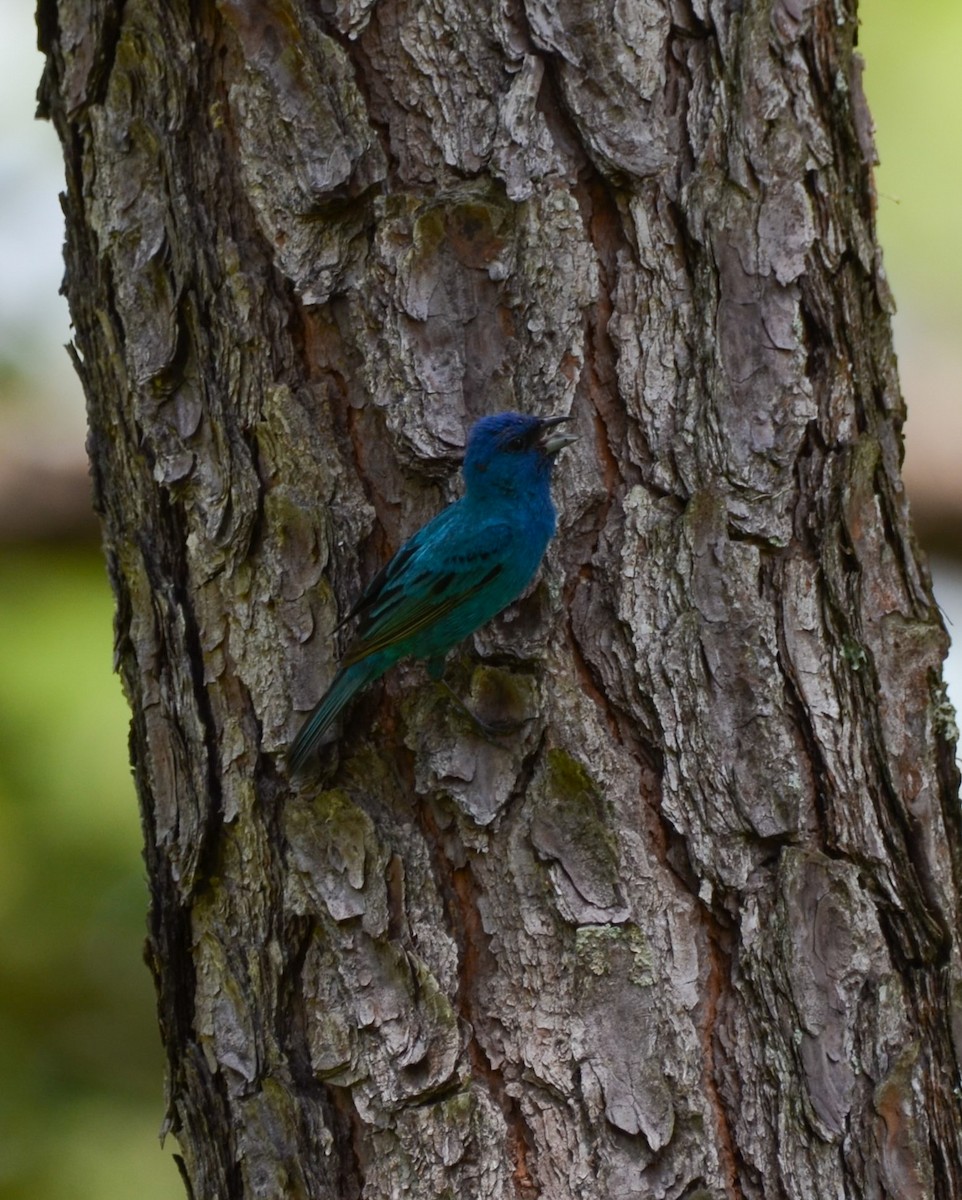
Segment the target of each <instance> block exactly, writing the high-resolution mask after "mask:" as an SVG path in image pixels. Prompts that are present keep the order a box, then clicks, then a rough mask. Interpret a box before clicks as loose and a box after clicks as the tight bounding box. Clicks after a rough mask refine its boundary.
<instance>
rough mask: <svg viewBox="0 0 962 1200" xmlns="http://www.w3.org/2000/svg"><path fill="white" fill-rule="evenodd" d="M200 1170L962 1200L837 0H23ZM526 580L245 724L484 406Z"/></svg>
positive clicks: (918, 698)
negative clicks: (516, 418) (536, 575)
mask: <svg viewBox="0 0 962 1200" xmlns="http://www.w3.org/2000/svg"><path fill="white" fill-rule="evenodd" d="M39 21H40V29H41V42H42V45H43V47H44V48H45V50H46V52H47V55H48V67H47V73H46V76H45V80H44V83H43V85H42V93H41V99H42V109H43V111H44V112H45V113H46V114H47V115H49V116H50V117H52V118H53V120H54V121H55V123H56V125H57V128H58V130H59V133H60V136H61V139H62V141H63V145H64V150H65V157H66V171H67V191H66V199H65V206H66V212H67V223H68V235H67V250H66V257H67V277H66V290H67V293H68V296H69V299H70V304H71V310H72V313H73V320H74V324H75V328H76V343H75V357H76V360H77V365H78V369H79V371H80V374H81V376H82V378H83V381H84V385H85V388H86V394H87V398H88V404H89V415H90V438H89V447H90V455H91V461H92V467H93V478H94V485H95V493H96V503H97V507H98V509H99V511H100V513H101V515H102V518H103V528H104V541H105V547H106V553H107V559H108V563H109V569H110V575H111V579H112V581H113V586H114V589H115V592H116V596H117V620H116V643H117V657H118V663H119V668H120V671H121V674H122V677H123V681H124V685H125V688H126V690H127V694H128V696H129V699H130V703H131V707H132V710H133V714H134V719H133V730H132V754H133V761H134V767H135V772H136V779H137V785H138V789H139V793H140V800H141V805H142V812H143V826H144V836H145V841H146V860H147V867H148V871H149V877H150V887H151V893H152V903H151V910H150V919H149V938H148V949H147V954H148V959H149V963H150V966H151V968H152V970H153V973H154V976H155V979H156V983H157V990H158V997H159V1015H160V1022H161V1028H162V1032H163V1037H164V1041H165V1044H166V1048H167V1053H168V1092H169V1110H168V1117H167V1125H168V1128H169V1129H170V1130H171V1131H172V1132H173V1133H174V1134H176V1136H177V1140H178V1142H179V1144H180V1147H181V1150H182V1153H183V1174H184V1177H185V1180H186V1182H187V1186H188V1188H189V1189H190V1192H191V1194H192V1195H193V1196H194V1197H195V1198H196V1200H213V1198H215V1197H220V1198H225V1200H226V1198H231V1200H233V1198H235V1197H238V1198H239V1197H255V1196H256V1197H281V1196H289V1197H311V1198H321V1197H323V1198H325V1200H327V1198H335V1197H343V1198H349V1197H361V1196H363V1197H366V1198H372V1200H373V1198H375V1197H388V1196H390V1197H400V1196H405V1197H439V1196H452V1197H453V1196H458V1197H469V1198H478V1200H489V1198H490V1200H493V1198H496V1197H497V1198H507V1197H519V1196H520V1197H532V1196H539V1195H540V1196H543V1197H547V1198H550V1200H563V1198H567V1197H577V1198H578V1200H586V1198H589V1200H590V1198H598V1200H613V1198H619V1197H641V1196H643V1197H687V1198H688V1200H694V1198H695V1197H701V1198H705V1197H709V1196H710V1197H759V1198H762V1200H775V1198H777V1197H793V1198H795V1197H811V1198H812V1200H825V1198H826V1197H842V1196H847V1197H899V1198H904V1197H929V1196H935V1197H962V1146H960V1141H962V1104H960V1099H959V1091H958V1085H959V1054H960V1047H959V1036H960V1032H962V1029H960V1025H959V1017H960V1015H962V1014H960V1010H959V1000H960V990H959V989H960V960H959V935H960V932H962V926H960V888H962V857H960V832H962V831H960V811H959V805H958V775H957V771H956V766H955V761H954V739H955V728H954V724H953V716H952V712H951V709H950V708H949V706H948V704H947V702H946V699H945V693H944V690H943V687H942V683H941V680H940V663H941V660H942V658H943V656H944V653H945V649H946V636H945V633H944V631H943V628H942V625H941V623H940V620H939V615H938V612H937V610H936V608H935V605H934V603H933V600H932V593H931V588H930V584H929V579H928V575H927V572H926V570H925V568H924V566H922V565H921V564H920V562H919V559H918V555H917V552H916V549H915V547H914V545H913V542H912V536H911V533H910V529H909V523H908V515H907V509H906V503H905V498H904V494H903V491H902V487H901V484H900V481H899V463H900V458H901V452H902V451H901V440H900V429H901V424H902V420H903V416H904V411H903V407H902V402H901V399H900V396H899V391H898V383H897V379H896V369H895V360H894V356H893V353H892V348H891V341H890V334H889V321H888V311H889V300H888V294H887V291H886V286H885V279H884V273H883V270H882V267H881V262H880V257H879V252H878V248H877V246H876V244H875V233H874V200H873V193H872V178H871V164H872V160H873V149H872V141H871V127H870V121H869V118H868V115H867V111H866V108H865V104H864V100H863V98H862V93H861V89H860V83H859V64H858V59H857V57H856V55H855V53H854V49H853V47H854V43H855V38H856V32H857V20H856V15H855V11H854V6H853V5H850V4H849V3H848V0H831V2H830V0H745V2H744V3H737V2H736V0H727V2H725V0H717V2H716V0H690V2H689V3H685V2H683V0H673V2H672V3H671V4H667V3H662V2H660V0H637V2H636V3H633V4H629V3H621V0H618V2H617V3H615V2H609V3H607V4H602V3H598V4H579V3H576V2H574V0H557V2H555V0H525V3H514V2H513V0H501V2H500V3H489V4H486V3H482V2H480V0H479V2H478V3H474V2H473V0H472V2H470V3H469V2H468V0H461V2H460V3H459V2H458V0H417V2H416V0H380V3H377V4H375V3H373V0H322V2H321V3H308V0H266V2H261V3H253V2H250V0H247V2H245V0H218V2H217V3H216V4H211V3H205V2H203V0H195V2H194V3H192V4H188V3H186V2H185V0H126V2H121V0H86V2H84V0H41V4H40V13H39ZM507 408H520V409H524V410H526V411H532V412H538V413H544V414H547V413H555V412H567V411H568V410H569V409H570V410H571V411H572V412H573V413H574V414H575V416H576V422H575V426H576V431H577V432H579V433H580V441H579V442H578V443H577V445H576V446H575V447H573V448H572V449H571V450H569V451H566V452H565V454H564V455H562V457H561V459H560V460H559V463H558V467H557V470H556V489H555V491H556V498H557V500H558V505H559V510H560V513H561V517H560V523H559V535H558V538H557V540H556V542H555V543H554V545H553V548H552V549H551V551H550V553H549V556H548V561H547V563H546V565H545V567H544V569H543V570H542V573H541V577H540V582H539V583H538V584H537V585H536V586H535V587H534V588H533V590H531V591H530V593H529V594H528V595H527V596H526V597H524V598H522V599H521V600H520V601H519V602H518V603H516V604H515V605H513V606H512V607H511V608H510V609H508V610H507V612H506V613H505V614H504V616H503V617H502V618H500V619H499V620H497V621H495V622H494V623H493V624H492V625H491V626H490V627H488V628H487V629H485V630H484V631H482V632H481V633H480V634H479V635H477V636H476V637H475V639H474V641H473V643H472V644H469V645H467V646H465V647H464V648H463V653H461V654H459V655H456V656H453V657H454V661H453V662H452V665H451V668H450V678H451V679H452V681H453V682H454V683H455V686H456V687H459V688H460V690H461V691H462V692H464V693H465V694H470V695H471V696H472V697H473V699H474V702H475V703H476V704H478V705H481V706H482V707H485V706H487V708H492V707H493V708H495V709H497V710H498V711H504V710H508V711H511V712H514V713H516V714H517V713H520V714H521V715H524V716H526V717H527V718H529V719H528V720H527V722H526V723H525V724H524V725H523V727H522V729H521V730H520V732H519V733H517V734H515V735H512V736H510V737H505V738H501V739H499V740H486V739H484V738H482V737H481V736H479V734H478V733H477V732H476V731H475V730H473V729H472V728H471V727H470V726H468V725H467V724H466V723H465V720H464V718H463V716H462V715H461V714H459V712H458V711H457V710H456V709H454V708H453V707H452V706H451V704H450V702H449V700H448V699H447V698H446V694H445V693H444V692H443V690H442V689H441V688H440V687H439V686H437V685H435V684H433V683H429V682H428V681H427V680H426V677H425V675H424V672H423V668H422V667H421V666H418V665H416V664H415V665H409V666H405V667H401V668H399V669H397V670H395V671H394V672H393V673H391V674H390V675H389V676H388V677H387V678H386V679H385V680H384V682H383V683H382V684H379V685H377V686H376V687H374V688H373V689H372V690H371V691H370V692H369V693H368V694H367V695H366V696H365V697H364V698H363V699H362V700H360V701H359V702H358V703H356V704H355V705H354V706H353V707H352V709H351V710H350V711H349V712H348V714H347V717H346V720H345V722H344V725H343V731H342V733H341V735H340V738H339V740H338V741H337V743H336V744H335V745H334V746H331V747H328V748H325V750H324V751H323V754H322V757H321V764H320V771H319V776H318V779H317V780H315V781H314V782H312V783H311V784H308V785H303V786H300V787H297V786H294V785H292V783H291V782H290V780H289V779H288V778H287V776H286V772H285V767H284V762H283V751H284V749H285V748H286V746H287V745H288V743H289V741H290V739H291V737H292V735H293V733H294V732H295V730H296V728H297V726H298V723H299V721H300V719H301V718H302V716H303V714H304V712H305V710H307V709H308V708H310V706H311V705H312V704H313V703H314V702H315V701H316V700H317V699H318V697H319V695H320V694H321V692H322V691H323V689H324V687H325V685H326V683H327V682H328V681H329V680H330V678H331V675H332V673H333V670H334V667H335V664H336V661H337V656H338V648H339V646H341V645H342V644H343V643H342V636H343V635H342V634H341V633H338V632H335V630H336V626H337V622H338V619H339V617H341V616H343V615H344V613H345V612H346V611H347V607H348V605H349V603H350V601H351V600H352V598H353V597H354V596H355V595H356V593H357V592H358V590H359V588H360V587H361V586H362V584H363V583H364V582H365V581H367V580H368V579H369V578H370V577H371V575H372V574H373V572H374V571H375V569H376V568H377V566H378V565H379V564H380V563H381V562H382V561H383V560H384V559H385V558H386V557H387V555H388V554H389V553H390V552H391V551H393V550H394V549H395V548H396V547H397V546H398V545H399V544H400V542H401V541H402V540H403V539H404V538H405V537H406V536H408V535H409V534H410V533H412V532H413V531H414V530H415V529H416V528H417V527H418V526H419V525H420V524H422V523H423V522H424V521H425V520H426V519H427V518H428V517H430V516H431V515H433V514H434V513H435V512H436V511H438V510H439V508H440V507H441V506H442V505H443V504H444V503H446V502H448V501H449V500H451V499H452V498H453V497H454V496H456V495H457V491H458V473H457V463H458V459H459V455H460V452H461V450H462V449H463V444H464V436H465V431H466V429H467V427H468V426H469V425H470V423H471V421H472V420H474V419H475V418H477V417H479V416H481V415H482V414H485V413H489V412H494V411H498V410H501V409H507Z"/></svg>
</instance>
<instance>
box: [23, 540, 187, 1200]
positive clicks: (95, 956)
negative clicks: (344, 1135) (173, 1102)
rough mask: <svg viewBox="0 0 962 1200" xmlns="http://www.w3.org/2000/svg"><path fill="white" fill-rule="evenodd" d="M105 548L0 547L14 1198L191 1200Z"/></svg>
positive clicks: (40, 1199) (25, 1199)
mask: <svg viewBox="0 0 962 1200" xmlns="http://www.w3.org/2000/svg"><path fill="white" fill-rule="evenodd" d="M111 609H112V601H111V597H110V593H109V589H108V586H107V580H106V576H105V572H104V568H103V564H102V561H101V559H100V556H99V553H98V551H97V548H96V547H93V546H92V547H90V548H88V549H76V548H61V547H57V548H44V549H20V550H16V551H11V550H10V549H4V550H3V551H2V552H0V645H2V647H3V670H2V671H0V1062H2V1064H3V1067H2V1072H0V1074H2V1080H3V1083H2V1086H0V1196H2V1197H4V1200H68V1197H69V1200H77V1198H78V1197H80V1198H83V1197H91V1198H94V1197H95V1198H96V1200H114V1198H116V1200H121V1198H123V1200H129V1197H131V1196H132V1195H136V1196H137V1197H139V1198H141V1200H166V1198H168V1197H171V1198H173V1197H179V1198H182V1197H183V1194H184V1193H183V1188H182V1186H181V1184H180V1180H179V1176H178V1173H177V1168H176V1166H175V1165H174V1163H173V1161H172V1159H171V1154H170V1149H171V1147H170V1145H168V1148H167V1150H166V1151H162V1150H161V1149H160V1147H159V1143H158V1140H157V1134H158V1130H159V1128H160V1122H161V1120H162V1117H163V1082H162V1081H163V1061H162V1053H161V1049H160V1044H159V1039H158V1034H157V1027H156V1022H155V1017H154V1003H153V988H152V984H151V981H150V977H149V974H148V972H147V969H146V967H145V966H144V964H143V961H142V955H141V950H142V945H143V940H144V928H145V911H146V906H147V889H146V884H145V880H144V868H143V862H142V859H141V853H140V845H141V836H140V825H139V819H138V815H137V802H136V799H135V796H134V789H133V784H132V782H131V778H130V772H129V769H128V767H127V746H126V729H127V725H128V713H127V707H126V702H125V700H124V698H123V695H122V693H121V689H120V684H119V682H118V680H117V677H116V676H115V675H114V674H113V673H112V669H111Z"/></svg>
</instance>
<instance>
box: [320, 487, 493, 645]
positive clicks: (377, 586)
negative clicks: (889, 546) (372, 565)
mask: <svg viewBox="0 0 962 1200" xmlns="http://www.w3.org/2000/svg"><path fill="white" fill-rule="evenodd" d="M463 517H464V513H463V512H462V511H459V509H458V506H457V505H452V507H451V508H449V509H445V510H444V512H442V513H440V514H439V515H438V516H437V517H435V519H434V520H433V521H430V522H429V523H428V524H427V525H425V526H424V528H423V529H421V530H419V531H418V532H417V533H416V534H415V535H414V537H412V538H411V539H410V540H409V541H407V542H405V544H404V545H403V546H402V547H401V549H400V550H398V552H397V554H395V555H394V557H393V558H392V559H391V560H390V562H388V563H387V564H386V566H384V567H383V568H382V569H381V570H380V571H379V572H378V573H377V575H375V577H374V578H373V579H372V580H371V582H370V584H368V586H367V588H366V589H365V591H364V593H363V594H362V595H361V597H360V598H359V599H358V601H357V603H356V604H355V605H354V607H353V608H352V609H351V611H350V613H349V614H348V617H353V616H357V617H359V618H360V623H359V625H358V630H357V636H356V637H355V639H354V641H353V643H352V644H351V646H350V647H349V649H348V651H347V654H346V655H345V657H344V660H343V665H344V666H349V665H350V664H351V663H354V662H358V661H359V660H360V659H362V658H366V657H367V655H369V654H373V653H374V652H375V651H377V650H382V649H384V648H385V647H386V646H391V645H395V644H397V643H398V642H401V641H404V640H405V639H406V638H409V637H411V636H412V635H413V634H415V633H417V632H418V631H419V630H421V629H425V628H427V627H429V626H431V625H433V624H434V623H435V622H436V621H439V620H440V619H441V618H442V617H444V616H446V615H447V614H448V613H449V612H451V611H452V610H453V609H455V608H457V606H458V605H459V604H461V603H463V602H464V601H465V600H467V599H468V598H469V597H470V596H473V595H475V594H476V593H477V592H479V591H480V590H481V589H482V588H486V587H488V586H490V585H492V584H493V583H494V582H495V580H496V579H497V578H498V576H499V575H501V574H502V573H503V571H504V570H505V562H506V558H507V555H508V553H509V547H510V545H511V540H512V533H513V530H512V527H511V526H510V525H509V524H508V523H507V522H504V521H497V522H485V523H484V524H476V523H471V522H466V521H464V520H463V519H462V518H463Z"/></svg>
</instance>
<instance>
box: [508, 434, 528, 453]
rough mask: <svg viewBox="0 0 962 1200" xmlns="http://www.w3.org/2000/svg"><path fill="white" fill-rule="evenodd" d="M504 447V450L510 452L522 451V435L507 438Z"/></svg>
mask: <svg viewBox="0 0 962 1200" xmlns="http://www.w3.org/2000/svg"><path fill="white" fill-rule="evenodd" d="M504 447H505V449H506V450H511V451H517V450H523V449H524V447H525V438H524V435H523V434H518V436H517V437H513V438H509V440H508V441H507V442H505V444H504Z"/></svg>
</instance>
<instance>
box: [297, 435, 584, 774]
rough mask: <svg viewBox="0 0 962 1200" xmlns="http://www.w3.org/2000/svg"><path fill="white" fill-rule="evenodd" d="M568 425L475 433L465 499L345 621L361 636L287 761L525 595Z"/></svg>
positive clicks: (434, 667) (306, 752) (412, 543)
mask: <svg viewBox="0 0 962 1200" xmlns="http://www.w3.org/2000/svg"><path fill="white" fill-rule="evenodd" d="M567 419H568V418H566V417H528V416H523V415H522V414H520V413H499V414H497V415H496V416H492V417H483V418H482V419H481V420H480V421H478V422H477V424H476V425H475V426H474V428H473V429H472V430H471V433H470V436H469V438H468V447H467V453H466V454H465V458H464V467H463V472H464V482H465V494H464V496H463V497H462V498H461V499H460V500H458V501H457V502H456V503H454V504H451V505H449V506H448V507H447V508H446V509H444V510H443V511H442V512H440V513H439V514H438V515H437V516H436V517H435V518H434V520H433V521H429V522H428V524H427V525H425V526H424V527H423V528H422V529H420V530H419V531H418V532H417V533H416V534H415V535H414V536H413V537H412V538H410V539H409V540H408V541H407V542H405V543H404V545H403V546H402V547H401V549H400V550H398V552H397V554H395V555H394V557H393V558H392V559H391V560H390V562H388V563H387V565H386V566H384V567H383V568H382V569H381V571H379V572H378V574H377V575H376V576H375V577H374V579H372V580H371V583H370V584H369V585H368V587H367V588H366V589H365V591H364V593H363V594H362V595H361V597H360V598H359V599H358V601H357V603H356V604H355V605H354V607H353V608H352V609H351V611H350V612H349V613H348V615H347V617H346V618H345V620H351V619H352V618H354V617H356V618H357V619H358V626H357V632H356V633H355V635H354V639H353V641H352V642H351V644H350V646H349V647H348V650H347V653H346V654H345V655H344V659H343V661H342V662H341V665H340V667H339V669H338V672H337V674H336V675H335V676H334V679H333V681H332V683H331V686H330V687H329V688H328V690H327V692H326V694H325V695H324V696H323V698H322V699H321V701H320V703H319V704H318V705H317V707H316V708H315V709H314V711H313V712H312V713H311V715H310V716H309V717H308V718H307V720H306V721H305V722H304V724H303V726H302V727H301V730H300V732H299V733H298V735H297V737H296V738H295V739H294V742H293V744H292V746H291V748H290V751H289V752H288V765H289V767H290V770H291V773H292V774H297V773H298V772H299V771H301V770H302V769H303V767H304V765H305V763H306V762H307V761H308V759H309V758H310V756H311V754H312V753H313V751H314V749H315V748H316V746H317V745H318V743H319V742H320V740H321V738H322V736H323V734H324V732H325V730H326V729H327V728H328V726H329V725H330V724H331V722H332V721H333V720H334V719H335V718H336V717H337V714H338V713H339V712H340V711H341V709H342V708H343V707H344V705H345V704H347V702H348V701H349V700H350V699H351V697H352V696H353V695H354V694H355V693H356V692H358V691H359V690H360V689H361V688H363V687H366V686H367V684H369V683H371V682H373V680H375V679H377V678H378V677H379V676H380V675H383V674H384V672H385V671H386V670H388V668H389V667H391V666H393V665H394V664H395V663H396V662H398V661H399V660H400V659H402V658H408V657H413V658H425V659H427V660H428V670H429V671H430V672H431V674H432V676H434V677H435V678H437V677H438V676H440V674H441V670H442V666H443V660H444V656H445V655H446V654H447V652H448V651H449V650H450V649H451V648H452V646H455V645H457V643H458V642H460V641H462V640H463V639H464V638H466V637H467V636H468V635H469V634H470V633H473V632H474V630H475V629H478V628H479V627H480V626H481V625H483V624H484V623H485V622H486V621H489V620H490V619H491V618H492V617H493V616H495V615H496V614H497V613H499V612H500V611H501V610H502V609H503V608H505V607H506V606H507V605H508V604H510V603H511V601H512V600H514V599H515V597H516V596H518V595H520V594H521V592H523V591H524V589H525V588H526V587H527V586H528V584H529V583H530V582H531V579H532V578H533V577H534V574H535V572H536V571H537V569H538V567H539V565H540V563H541V559H542V558H543V557H544V552H545V550H546V549H547V546H548V542H549V541H550V540H551V536H552V534H553V533H554V530H555V511H554V505H553V504H552V502H551V487H550V485H551V467H552V464H553V463H554V458H555V455H556V454H557V453H558V451H559V450H561V449H562V448H563V447H564V446H567V445H568V444H569V443H571V442H573V441H574V440H575V439H574V438H573V437H572V436H571V435H570V434H566V433H559V432H557V431H556V429H555V427H556V426H557V425H558V424H559V423H560V422H561V421H565V420H567Z"/></svg>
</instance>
